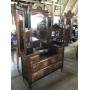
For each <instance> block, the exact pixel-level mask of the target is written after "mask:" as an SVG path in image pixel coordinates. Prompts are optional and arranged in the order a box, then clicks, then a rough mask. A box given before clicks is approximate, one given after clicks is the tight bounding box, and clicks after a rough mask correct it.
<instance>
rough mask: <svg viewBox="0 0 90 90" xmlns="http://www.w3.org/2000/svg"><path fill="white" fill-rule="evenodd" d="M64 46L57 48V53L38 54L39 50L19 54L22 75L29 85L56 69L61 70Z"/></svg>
mask: <svg viewBox="0 0 90 90" xmlns="http://www.w3.org/2000/svg"><path fill="white" fill-rule="evenodd" d="M63 59H64V48H63V47H60V48H58V53H57V54H53V55H46V56H45V54H43V55H40V52H39V51H37V52H35V53H32V54H29V55H26V54H25V53H23V55H22V56H21V61H22V76H23V79H24V80H26V81H27V82H28V84H29V86H30V87H31V85H32V83H33V82H35V81H37V80H39V79H41V78H42V77H44V76H46V75H48V74H50V73H51V72H54V71H56V70H57V69H61V71H62V70H63Z"/></svg>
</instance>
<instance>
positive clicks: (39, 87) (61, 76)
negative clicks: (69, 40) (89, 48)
mask: <svg viewBox="0 0 90 90" xmlns="http://www.w3.org/2000/svg"><path fill="white" fill-rule="evenodd" d="M76 46H77V43H73V44H70V45H69V46H68V47H66V48H65V56H64V70H63V72H61V70H57V71H55V72H54V73H51V74H49V75H48V76H46V77H44V78H42V79H40V80H38V81H37V82H35V83H34V84H33V85H32V89H33V90H78V60H77V59H76ZM14 53H15V52H14ZM15 58H16V55H15V54H14V62H13V60H12V65H11V76H12V78H11V90H29V88H28V85H27V83H26V82H24V81H23V79H22V75H21V73H18V71H17V68H16V60H15Z"/></svg>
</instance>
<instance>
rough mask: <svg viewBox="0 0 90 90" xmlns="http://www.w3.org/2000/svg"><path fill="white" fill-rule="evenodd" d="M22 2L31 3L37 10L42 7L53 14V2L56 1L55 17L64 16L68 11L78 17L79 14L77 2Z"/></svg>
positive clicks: (33, 0)
mask: <svg viewBox="0 0 90 90" xmlns="http://www.w3.org/2000/svg"><path fill="white" fill-rule="evenodd" d="M18 1H19V0H18ZM20 1H26V2H31V3H32V7H33V8H37V6H41V7H42V8H44V9H46V10H48V11H49V12H50V13H51V12H52V1H56V2H55V4H56V5H55V8H54V14H55V15H60V14H61V15H64V13H65V12H67V11H68V10H71V11H72V12H74V15H76V16H77V14H78V1H77V0H20ZM41 2H42V4H41ZM58 5H61V6H58Z"/></svg>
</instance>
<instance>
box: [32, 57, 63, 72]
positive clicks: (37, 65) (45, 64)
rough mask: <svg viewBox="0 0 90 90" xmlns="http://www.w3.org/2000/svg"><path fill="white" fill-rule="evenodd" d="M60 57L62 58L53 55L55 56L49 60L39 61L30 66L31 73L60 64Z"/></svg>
mask: <svg viewBox="0 0 90 90" xmlns="http://www.w3.org/2000/svg"><path fill="white" fill-rule="evenodd" d="M61 57H62V56H60V55H59V56H58V55H55V56H52V57H50V58H47V59H44V60H41V61H40V62H37V63H35V64H33V65H32V71H33V72H36V71H38V70H40V69H43V68H45V67H48V66H49V65H52V64H54V63H56V62H62V60H61V59H60V58H61Z"/></svg>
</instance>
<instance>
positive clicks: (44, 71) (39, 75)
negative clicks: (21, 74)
mask: <svg viewBox="0 0 90 90" xmlns="http://www.w3.org/2000/svg"><path fill="white" fill-rule="evenodd" d="M61 66H62V63H61V62H57V63H55V64H52V65H50V66H48V67H46V68H44V69H41V70H39V71H38V72H35V73H33V74H32V81H36V80H38V79H40V78H42V77H44V76H46V75H48V74H49V73H51V72H53V71H55V70H57V69H58V68H60V67H61Z"/></svg>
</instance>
